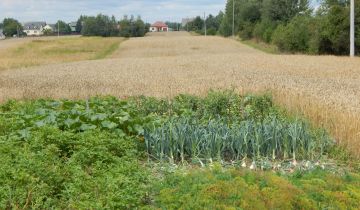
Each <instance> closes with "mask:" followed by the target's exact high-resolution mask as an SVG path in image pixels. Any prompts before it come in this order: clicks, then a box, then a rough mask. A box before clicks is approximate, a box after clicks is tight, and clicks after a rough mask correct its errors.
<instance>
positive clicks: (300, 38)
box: [272, 16, 311, 52]
mask: <svg viewBox="0 0 360 210" xmlns="http://www.w3.org/2000/svg"><path fill="white" fill-rule="evenodd" d="M310 19H311V18H310V17H307V16H296V17H295V18H293V19H292V20H291V21H290V22H289V24H287V25H279V26H278V27H277V28H276V30H275V31H274V33H273V36H272V41H273V43H274V44H275V45H277V46H278V48H279V49H280V50H283V51H288V52H308V50H309V41H310V38H311V31H310V30H309V25H310Z"/></svg>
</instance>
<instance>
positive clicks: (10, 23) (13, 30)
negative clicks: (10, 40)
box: [2, 18, 23, 37]
mask: <svg viewBox="0 0 360 210" xmlns="http://www.w3.org/2000/svg"><path fill="white" fill-rule="evenodd" d="M2 24H3V33H4V35H5V36H7V37H11V36H13V35H16V34H22V31H23V27H22V25H21V24H20V23H19V21H17V20H15V19H13V18H5V19H4V21H3V23H2Z"/></svg>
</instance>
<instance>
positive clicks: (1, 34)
mask: <svg viewBox="0 0 360 210" xmlns="http://www.w3.org/2000/svg"><path fill="white" fill-rule="evenodd" d="M0 39H5V35H4V33H3V30H2V29H0Z"/></svg>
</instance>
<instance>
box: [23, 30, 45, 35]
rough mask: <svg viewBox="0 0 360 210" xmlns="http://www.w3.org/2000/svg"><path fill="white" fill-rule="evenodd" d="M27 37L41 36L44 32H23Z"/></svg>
mask: <svg viewBox="0 0 360 210" xmlns="http://www.w3.org/2000/svg"><path fill="white" fill-rule="evenodd" d="M24 32H25V33H26V35H28V36H42V35H44V32H43V31H42V30H24Z"/></svg>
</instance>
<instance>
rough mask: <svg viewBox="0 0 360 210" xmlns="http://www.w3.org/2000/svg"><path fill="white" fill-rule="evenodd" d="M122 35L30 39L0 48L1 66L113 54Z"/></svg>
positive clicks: (87, 58) (93, 57)
mask: <svg viewBox="0 0 360 210" xmlns="http://www.w3.org/2000/svg"><path fill="white" fill-rule="evenodd" d="M122 41H124V39H123V38H102V37H76V38H60V39H57V38H54V39H50V40H33V41H31V42H30V43H26V44H23V45H21V46H19V47H16V48H9V49H6V50H3V51H0V57H1V61H0V70H5V69H13V68H22V67H30V66H38V65H44V64H54V63H64V62H73V61H81V60H90V59H103V58H105V57H107V56H109V55H110V54H112V53H113V52H114V51H115V50H116V49H117V48H118V47H119V44H120V43H121V42H122Z"/></svg>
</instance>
